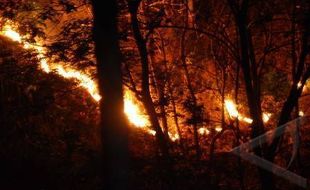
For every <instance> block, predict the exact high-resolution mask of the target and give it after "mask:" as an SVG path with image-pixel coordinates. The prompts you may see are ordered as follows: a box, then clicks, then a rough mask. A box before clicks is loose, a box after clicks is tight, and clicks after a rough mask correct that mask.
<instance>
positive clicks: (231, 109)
mask: <svg viewBox="0 0 310 190" xmlns="http://www.w3.org/2000/svg"><path fill="white" fill-rule="evenodd" d="M225 107H226V110H227V111H228V114H229V117H230V118H232V119H238V120H240V121H243V122H245V123H249V124H251V123H252V122H253V119H251V118H248V117H245V116H243V115H241V114H240V113H239V112H238V110H237V106H236V104H235V103H234V102H233V101H232V100H230V99H226V100H225ZM271 115H272V114H271V113H263V116H262V117H263V122H264V123H267V122H268V121H269V119H270V117H271Z"/></svg>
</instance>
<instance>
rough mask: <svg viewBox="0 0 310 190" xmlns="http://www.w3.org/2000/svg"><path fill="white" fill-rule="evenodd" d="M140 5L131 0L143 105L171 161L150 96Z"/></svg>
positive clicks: (129, 2) (130, 9) (138, 0)
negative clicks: (140, 25) (140, 70)
mask: <svg viewBox="0 0 310 190" xmlns="http://www.w3.org/2000/svg"><path fill="white" fill-rule="evenodd" d="M139 4H140V0H137V1H135V0H129V1H128V7H129V12H130V16H131V25H132V30H133V34H134V38H135V40H136V44H137V46H138V50H139V54H140V58H141V67H142V103H143V105H144V107H145V109H146V112H147V114H148V116H149V117H150V122H151V124H152V127H153V128H154V130H155V131H156V140H157V143H158V145H159V148H160V151H161V153H162V156H163V158H164V159H165V160H168V159H169V149H168V145H167V141H166V140H165V136H164V133H163V131H162V129H161V127H160V124H159V121H158V118H157V113H156V110H155V107H154V103H153V100H152V97H151V94H150V84H149V61H148V52H147V47H146V41H145V39H144V38H143V36H142V34H141V31H140V28H139V22H138V18H137V11H138V7H139Z"/></svg>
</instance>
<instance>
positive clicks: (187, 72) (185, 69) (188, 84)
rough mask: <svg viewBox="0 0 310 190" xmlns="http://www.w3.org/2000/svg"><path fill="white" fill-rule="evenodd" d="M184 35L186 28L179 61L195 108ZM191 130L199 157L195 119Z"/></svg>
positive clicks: (198, 156)
mask: <svg viewBox="0 0 310 190" xmlns="http://www.w3.org/2000/svg"><path fill="white" fill-rule="evenodd" d="M185 35H186V30H183V34H182V37H181V62H182V67H183V70H184V74H185V79H186V85H187V88H188V91H189V94H190V98H191V100H192V101H193V106H194V107H195V108H196V107H197V99H196V96H195V92H194V89H193V87H192V84H191V82H190V76H189V71H188V68H187V64H186V55H185V54H186V52H185ZM195 108H194V109H195ZM192 114H193V116H194V117H196V112H194V113H192ZM193 130H194V145H195V151H196V157H197V159H199V158H200V156H201V150H200V145H199V134H198V126H197V121H195V120H194V121H193Z"/></svg>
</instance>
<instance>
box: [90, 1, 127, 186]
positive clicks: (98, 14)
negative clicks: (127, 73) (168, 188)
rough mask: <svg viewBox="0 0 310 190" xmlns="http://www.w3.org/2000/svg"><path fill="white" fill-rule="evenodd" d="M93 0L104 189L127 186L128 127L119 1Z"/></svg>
mask: <svg viewBox="0 0 310 190" xmlns="http://www.w3.org/2000/svg"><path fill="white" fill-rule="evenodd" d="M102 3H103V2H101V1H99V0H92V5H93V13H94V28H93V37H94V42H95V54H96V59H97V73H98V79H99V91H100V95H101V96H102V97H103V98H102V99H101V101H100V111H101V115H100V116H101V129H102V132H101V134H102V149H103V159H104V160H103V177H104V178H103V180H104V189H117V190H122V189H128V168H129V154H128V137H127V135H128V131H127V130H128V128H127V121H126V117H125V115H124V111H123V110H124V108H123V106H124V101H123V89H122V74H121V59H120V57H121V52H120V48H119V44H118V37H117V19H116V18H117V1H116V0H110V1H106V2H104V6H102Z"/></svg>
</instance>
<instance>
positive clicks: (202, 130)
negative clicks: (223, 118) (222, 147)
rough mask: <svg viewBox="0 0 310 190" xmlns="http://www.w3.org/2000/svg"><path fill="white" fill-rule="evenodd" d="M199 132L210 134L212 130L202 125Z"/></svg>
mask: <svg viewBox="0 0 310 190" xmlns="http://www.w3.org/2000/svg"><path fill="white" fill-rule="evenodd" d="M198 133H199V134H201V135H208V134H209V133H210V131H209V130H208V129H207V128H204V127H202V128H199V129H198Z"/></svg>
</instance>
